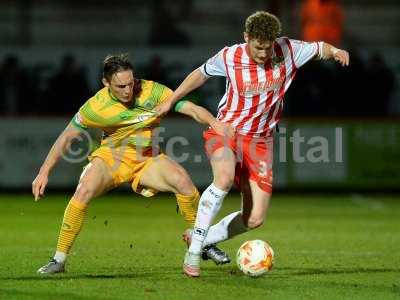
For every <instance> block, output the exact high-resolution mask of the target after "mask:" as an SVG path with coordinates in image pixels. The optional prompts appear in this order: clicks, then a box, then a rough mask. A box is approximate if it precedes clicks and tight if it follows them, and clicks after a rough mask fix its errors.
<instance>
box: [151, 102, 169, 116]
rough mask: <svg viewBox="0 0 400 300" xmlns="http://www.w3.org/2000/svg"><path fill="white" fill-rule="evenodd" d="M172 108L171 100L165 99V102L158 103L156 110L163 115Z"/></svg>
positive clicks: (159, 114)
mask: <svg viewBox="0 0 400 300" xmlns="http://www.w3.org/2000/svg"><path fill="white" fill-rule="evenodd" d="M171 108H172V105H171V102H170V101H165V102H164V103H161V104H159V105H157V106H156V107H155V108H154V110H155V112H156V114H157V115H158V116H163V115H165V114H167V113H168V112H169V111H170V110H171Z"/></svg>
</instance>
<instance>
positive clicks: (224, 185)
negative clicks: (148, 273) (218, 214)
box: [210, 147, 236, 191]
mask: <svg viewBox="0 0 400 300" xmlns="http://www.w3.org/2000/svg"><path fill="white" fill-rule="evenodd" d="M210 164H211V168H212V172H213V176H214V184H215V185H216V186H217V187H218V188H220V189H222V190H226V191H227V190H229V189H230V188H231V187H232V184H233V181H234V179H235V166H236V157H235V154H234V152H233V151H232V149H230V148H229V147H221V148H218V149H217V150H215V151H214V152H213V153H212V154H211V155H210Z"/></svg>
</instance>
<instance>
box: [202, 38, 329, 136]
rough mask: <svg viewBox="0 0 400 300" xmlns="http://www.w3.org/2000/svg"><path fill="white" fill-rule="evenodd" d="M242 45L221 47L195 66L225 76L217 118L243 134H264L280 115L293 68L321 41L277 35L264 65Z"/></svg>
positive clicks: (312, 53) (313, 52)
mask: <svg viewBox="0 0 400 300" xmlns="http://www.w3.org/2000/svg"><path fill="white" fill-rule="evenodd" d="M246 45H247V44H245V43H244V44H236V45H233V46H231V47H225V48H223V49H222V50H221V51H220V52H218V53H217V54H216V55H215V56H214V57H212V58H210V59H209V60H208V61H207V62H206V63H205V64H203V65H202V66H201V67H200V68H199V69H200V71H201V72H202V73H203V74H204V75H205V76H207V77H211V76H225V77H226V78H227V79H226V80H227V86H226V91H225V95H224V96H223V97H222V99H221V101H220V103H219V105H218V116H217V119H218V120H220V121H222V122H226V123H230V124H232V126H233V127H235V128H236V130H237V132H238V133H240V134H243V135H248V136H254V137H262V136H268V135H269V134H270V133H271V132H272V129H273V128H274V127H275V125H276V124H277V123H278V121H279V119H280V116H281V112H282V109H283V99H284V95H285V92H286V91H287V89H288V88H289V86H290V84H291V82H292V80H293V78H294V76H295V74H296V71H297V69H298V68H300V67H301V66H302V65H304V64H305V63H306V62H307V61H309V60H310V59H312V58H313V57H315V56H316V55H318V54H319V48H320V47H322V43H307V42H303V41H298V40H292V39H288V38H286V37H283V38H278V39H276V40H275V43H274V49H273V52H272V57H271V60H270V61H269V62H267V63H266V64H265V65H259V64H257V63H256V62H255V61H254V60H253V59H251V58H250V56H249V54H248V53H247V50H246Z"/></svg>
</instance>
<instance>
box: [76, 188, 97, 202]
mask: <svg viewBox="0 0 400 300" xmlns="http://www.w3.org/2000/svg"><path fill="white" fill-rule="evenodd" d="M93 196H94V190H93V189H91V188H88V187H87V186H85V184H84V183H80V184H79V185H78V187H77V189H76V191H75V194H74V198H75V199H76V200H77V201H79V202H82V203H85V204H87V203H89V201H90V200H91V199H92V198H93Z"/></svg>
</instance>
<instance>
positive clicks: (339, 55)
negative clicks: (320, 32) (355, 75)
mask: <svg viewBox="0 0 400 300" xmlns="http://www.w3.org/2000/svg"><path fill="white" fill-rule="evenodd" d="M321 50H322V51H321V54H320V57H321V58H322V59H334V60H336V61H337V62H339V63H340V64H341V65H342V66H343V67H345V66H348V65H349V63H350V56H349V53H348V52H347V51H346V50H342V49H338V48H336V47H334V46H332V45H331V44H328V43H325V42H324V43H322V49H321Z"/></svg>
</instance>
